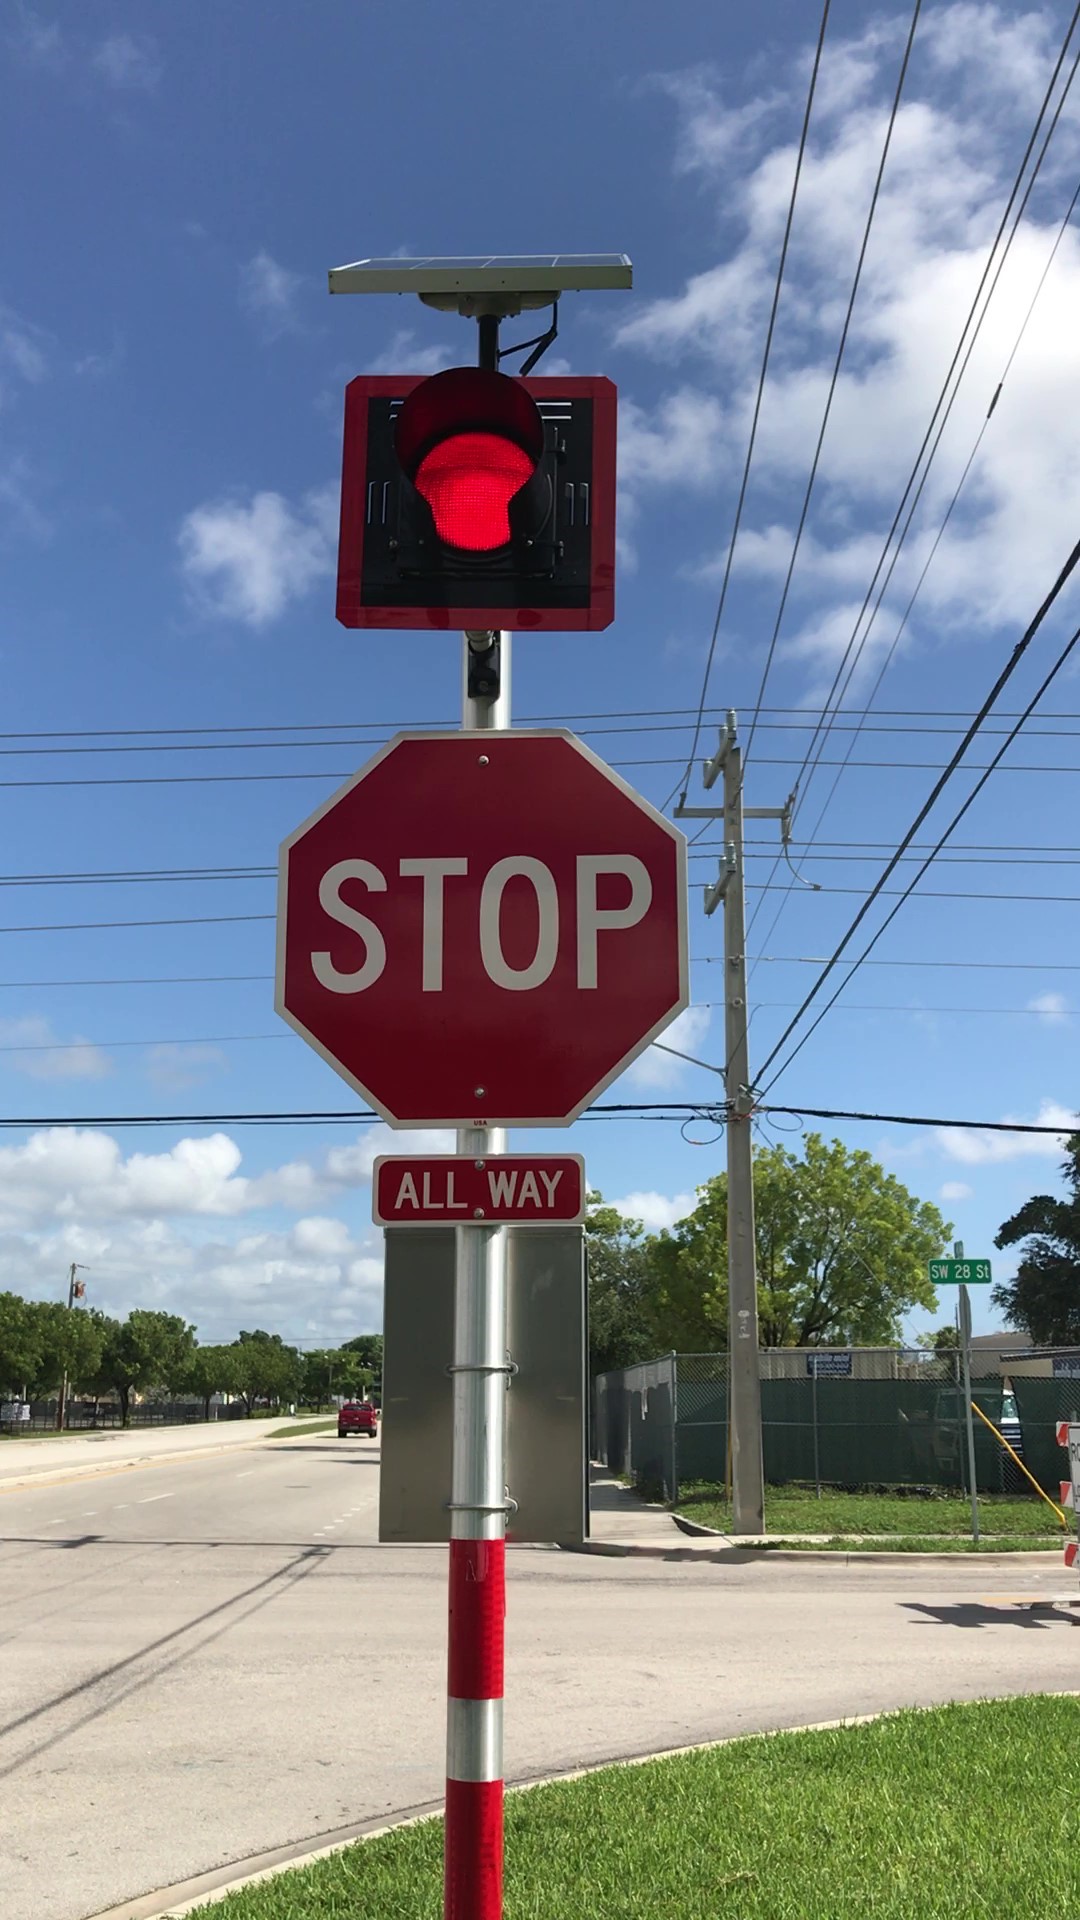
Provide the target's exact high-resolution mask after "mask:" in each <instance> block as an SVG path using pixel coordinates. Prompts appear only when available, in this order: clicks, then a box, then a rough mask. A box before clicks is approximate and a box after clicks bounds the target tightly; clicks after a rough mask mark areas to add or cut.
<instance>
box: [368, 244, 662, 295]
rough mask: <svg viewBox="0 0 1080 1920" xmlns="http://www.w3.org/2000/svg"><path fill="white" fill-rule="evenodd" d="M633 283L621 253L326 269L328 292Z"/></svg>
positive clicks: (554, 289)
mask: <svg viewBox="0 0 1080 1920" xmlns="http://www.w3.org/2000/svg"><path fill="white" fill-rule="evenodd" d="M632 285H633V268H632V266H631V262H630V259H629V256H628V255H627V254H625V253H533V254H520V253H515V254H493V253H487V254H485V253H474V254H461V255H457V256H446V255H438V254H430V255H425V256H424V257H423V258H417V259H406V258H399V257H395V256H391V257H390V258H388V259H372V260H354V261H352V262H351V264H349V265H347V266H343V267H332V268H331V269H330V291H331V293H417V294H421V295H423V294H429V293H462V294H475V293H485V292H490V293H534V294H539V293H547V294H551V295H557V294H559V293H568V292H586V291H594V290H601V289H609V288H622V287H630V286H632Z"/></svg>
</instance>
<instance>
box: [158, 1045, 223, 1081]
mask: <svg viewBox="0 0 1080 1920" xmlns="http://www.w3.org/2000/svg"><path fill="white" fill-rule="evenodd" d="M228 1064H229V1063H228V1060H227V1059H226V1057H225V1055H224V1054H223V1053H222V1051H221V1048H220V1047H213V1046H209V1045H208V1044H207V1043H206V1042H204V1041H182V1042H178V1041H159V1042H158V1044H157V1045H156V1046H153V1047H148V1048H147V1051H146V1077H147V1079H148V1080H149V1081H150V1082H151V1083H152V1085H154V1086H155V1087H161V1088H162V1089H164V1090H166V1091H168V1092H170V1093H180V1092H183V1091H184V1090H185V1089H186V1088H187V1087H198V1086H201V1085H202V1083H203V1082H204V1081H205V1080H209V1079H211V1078H212V1076H213V1075H214V1074H215V1073H219V1072H220V1071H221V1070H222V1068H224V1067H227V1066H228Z"/></svg>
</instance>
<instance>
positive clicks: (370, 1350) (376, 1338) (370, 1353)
mask: <svg viewBox="0 0 1080 1920" xmlns="http://www.w3.org/2000/svg"><path fill="white" fill-rule="evenodd" d="M340 1350H341V1352H342V1353H351V1354H355V1356H356V1358H357V1359H358V1360H359V1362H360V1365H361V1366H362V1367H366V1368H367V1369H368V1370H369V1372H370V1373H371V1374H372V1375H373V1377H374V1378H375V1379H376V1380H381V1378H382V1368H383V1337H382V1334H381V1333H358V1334H357V1335H356V1338H355V1339H353V1340H345V1341H343V1342H342V1345H341V1349H340Z"/></svg>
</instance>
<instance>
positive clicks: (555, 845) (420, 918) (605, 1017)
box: [276, 730, 689, 1127]
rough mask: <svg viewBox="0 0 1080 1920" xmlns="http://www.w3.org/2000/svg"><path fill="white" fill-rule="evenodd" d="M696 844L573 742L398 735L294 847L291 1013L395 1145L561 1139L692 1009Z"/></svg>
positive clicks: (285, 953)
mask: <svg viewBox="0 0 1080 1920" xmlns="http://www.w3.org/2000/svg"><path fill="white" fill-rule="evenodd" d="M688 997H689V996H688V962H687V946H686V842H685V840H684V838H683V836H682V834H681V833H680V832H679V831H678V829H677V828H675V827H673V826H672V825H671V824H670V822H669V821H667V820H665V819H664V817H663V815H662V814H660V813H658V812H657V811H656V809H655V808H654V807H652V806H650V804H649V803H648V801H646V800H643V799H642V798H641V796H640V795H639V794H636V793H634V791H633V790H632V788H630V787H629V786H627V784H626V782H625V781H623V780H621V779H620V778H619V776H618V774H616V773H613V772H612V771H611V769H610V768H609V767H606V766H605V765H604V763H603V761H602V760H600V759H598V757H597V756H596V755H595V754H594V753H592V752H591V751H590V750H589V748H588V747H586V746H583V745H582V743H581V741H580V740H577V739H575V737H574V736H573V735H572V734H570V733H567V732H564V731H562V730H552V731H543V732H540V731H537V732H529V731H525V730H521V731H515V732H512V733H511V732H507V733H480V732H476V733H473V732H465V733H425V734H415V733H401V734H398V735H397V736H396V737H395V738H394V739H393V740H391V741H389V743H388V744H387V745H386V746H385V747H384V748H383V749H382V751H381V752H380V753H378V754H376V756H375V758H374V759H373V760H370V761H369V762H368V764H367V765H366V766H365V767H362V768H361V769H360V772H359V773H357V774H355V775H354V776H353V778H352V779H351V780H350V781H348V782H347V783H346V784H345V786H343V787H341V788H339V789H338V791H337V793H335V794H334V795H332V797H331V798H330V799H329V800H327V801H326V803H325V805H323V806H322V807H320V808H319V809H318V811H317V812H316V813H313V814H312V815H311V817H310V819H308V820H306V821H305V822H304V824H303V825H302V826H301V827H298V828H297V830H296V832H295V833H293V834H291V835H290V836H289V838H288V839H287V840H286V841H285V842H284V845H283V846H282V849H281V858H280V868H279V890H278V964H277V996H276V1005H277V1010H278V1012H279V1013H280V1014H281V1015H282V1016H283V1018H284V1019H286V1020H287V1021H288V1022H289V1024H290V1026H291V1027H293V1028H294V1029H295V1031H296V1032H297V1033H299V1034H300V1035H301V1036H302V1037H303V1038H304V1039H305V1040H307V1041H308V1042H309V1043H310V1045H312V1046H313V1047H314V1048H315V1049H316V1050H317V1052H319V1053H321V1054H322V1056H323V1059H324V1060H326V1061H328V1062H329V1064H330V1065H331V1066H332V1067H334V1068H335V1069H336V1071H337V1072H338V1073H339V1074H341V1076H342V1078H343V1079H345V1080H347V1081H348V1082H349V1085H350V1086H352V1087H354V1088H355V1089H356V1091H357V1092H358V1093H359V1094H361V1095H362V1096H363V1098H364V1099H365V1100H367V1101H369V1102H370V1104H371V1105H372V1106H373V1107H374V1108H375V1109H376V1110H377V1111H378V1112H379V1113H380V1114H381V1115H382V1117H383V1118H384V1119H385V1120H387V1121H388V1122H389V1124H390V1125H391V1126H399V1127H416V1126H443V1127H467V1126H518V1127H520V1126H564V1125H568V1124H569V1123H570V1121H572V1120H575V1119H576V1118H577V1116H578V1114H580V1113H581V1112H582V1110H583V1109H584V1108H585V1107H587V1106H588V1105H589V1103H590V1101H592V1100H594V1099H595V1098H596V1097H597V1095H598V1094H599V1093H601V1092H602V1091H603V1089H604V1087H606V1086H607V1085H608V1084H609V1082H610V1081H612V1080H613V1079H615V1077H616V1076H617V1075H618V1074H620V1073H621V1072H622V1071H623V1069H624V1068H625V1067H627V1066H628V1065H629V1064H630V1062H631V1061H632V1060H633V1059H634V1058H635V1057H636V1056H637V1055H638V1054H639V1053H641V1052H642V1051H643V1049H644V1048H645V1047H647V1046H648V1045H649V1043H650V1041H652V1040H654V1039H655V1038H656V1036H657V1034H659V1033H660V1032H662V1031H663V1029H664V1028H665V1027H666V1026H667V1025H669V1023H670V1022H671V1021H672V1020H674V1019H675V1017H676V1015H677V1014H679V1013H681V1012H682V1010H683V1008H684V1007H685V1006H686V1005H687V1002H688Z"/></svg>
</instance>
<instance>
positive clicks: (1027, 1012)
mask: <svg viewBox="0 0 1080 1920" xmlns="http://www.w3.org/2000/svg"><path fill="white" fill-rule="evenodd" d="M797 1004H798V1003H797V1002H796V1001H794V1000H758V1001H756V1002H755V1006H756V1007H759V1008H781V1007H783V1008H786V1007H794V1006H796V1005H797ZM722 1005H723V1002H722V1001H720V1000H695V1001H693V1002H692V1006H693V1008H695V1009H698V1008H700V1009H706V1008H707V1009H709V1010H710V1011H711V1010H713V1009H715V1008H717V1007H720V1006H722ZM1072 1011H1073V1010H1072V1009H1071V1008H1069V1007H1062V1008H1060V1009H1057V1008H1046V1007H1038V1006H1026V1007H973V1006H964V1005H952V1006H947V1007H940V1006H927V1005H924V1004H923V1003H921V1002H915V1003H913V1002H912V1001H888V1002H885V1001H867V1000H849V1001H848V1002H847V1004H846V1006H844V1007H842V1008H841V1012H843V1013H908V1014H922V1013H932V1014H943V1013H948V1014H985V1015H992V1016H994V1017H996V1018H1002V1017H1005V1016H1007V1015H1008V1016H1012V1015H1014V1014H1020V1015H1022V1016H1023V1017H1024V1018H1025V1019H1031V1020H1046V1019H1048V1018H1055V1017H1056V1018H1060V1019H1066V1018H1068V1017H1069V1016H1070V1015H1071V1013H1072ZM295 1038H296V1036H295V1035H294V1034H293V1033H291V1032H289V1031H288V1030H287V1029H285V1028H284V1027H283V1028H281V1029H280V1030H279V1031H278V1032H276V1033H196V1034H165V1035H161V1034H158V1035H156V1036H153V1037H151V1038H149V1039H142V1040H95V1039H84V1040H50V1041H44V1040H42V1041H33V1042H29V1043H20V1044H17V1045H7V1044H4V1045H0V1054H9V1053H18V1054H22V1053H85V1052H86V1050H87V1049H88V1048H94V1049H96V1050H97V1051H98V1052H102V1053H105V1052H114V1051H116V1050H117V1049H119V1048H122V1047H208V1046H216V1047H231V1046H238V1045H240V1044H245V1045H247V1044H254V1043H256V1042H260V1043H261V1042H267V1041H291V1040H294V1039H295ZM705 1064H708V1063H705Z"/></svg>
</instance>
